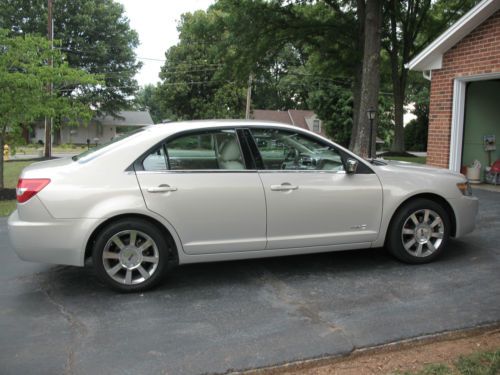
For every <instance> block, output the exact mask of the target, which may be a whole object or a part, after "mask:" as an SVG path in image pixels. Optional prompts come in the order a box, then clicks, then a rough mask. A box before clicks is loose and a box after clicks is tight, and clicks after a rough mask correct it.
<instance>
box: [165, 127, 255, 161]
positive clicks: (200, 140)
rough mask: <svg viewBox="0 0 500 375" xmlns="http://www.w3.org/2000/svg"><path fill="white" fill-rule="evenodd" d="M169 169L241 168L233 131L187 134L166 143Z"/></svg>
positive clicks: (237, 143)
mask: <svg viewBox="0 0 500 375" xmlns="http://www.w3.org/2000/svg"><path fill="white" fill-rule="evenodd" d="M167 153H168V164H169V166H170V169H172V170H200V169H245V164H244V160H243V157H242V154H241V150H240V145H239V142H238V137H237V135H236V132H235V131H234V130H216V131H213V132H204V133H199V134H187V135H184V136H180V137H178V138H175V139H173V140H171V141H169V142H167Z"/></svg>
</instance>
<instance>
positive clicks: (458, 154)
mask: <svg viewBox="0 0 500 375" xmlns="http://www.w3.org/2000/svg"><path fill="white" fill-rule="evenodd" d="M493 79H500V72H497V73H486V74H479V75H475V76H467V77H458V78H455V80H454V82H453V107H452V115H451V136H450V159H449V163H448V165H449V169H451V170H452V171H455V172H460V167H461V164H462V147H463V136H464V122H465V95H466V91H467V83H468V82H474V81H489V80H493Z"/></svg>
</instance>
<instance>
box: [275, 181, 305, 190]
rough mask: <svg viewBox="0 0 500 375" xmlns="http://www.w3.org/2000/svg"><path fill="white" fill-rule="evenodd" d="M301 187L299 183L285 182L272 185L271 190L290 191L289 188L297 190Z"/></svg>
mask: <svg viewBox="0 0 500 375" xmlns="http://www.w3.org/2000/svg"><path fill="white" fill-rule="evenodd" d="M298 188H299V187H298V186H297V185H292V184H289V183H288V182H284V183H282V184H281V185H271V190H273V191H289V190H297V189H298Z"/></svg>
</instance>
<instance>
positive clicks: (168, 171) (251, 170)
mask: <svg viewBox="0 0 500 375" xmlns="http://www.w3.org/2000/svg"><path fill="white" fill-rule="evenodd" d="M257 172H258V173H293V174H295V173H308V174H310V173H326V174H346V172H345V171H324V170H300V169H297V170H294V169H272V170H269V169H259V170H257V169H191V170H190V169H179V170H164V171H136V172H135V173H137V174H176V173H257Z"/></svg>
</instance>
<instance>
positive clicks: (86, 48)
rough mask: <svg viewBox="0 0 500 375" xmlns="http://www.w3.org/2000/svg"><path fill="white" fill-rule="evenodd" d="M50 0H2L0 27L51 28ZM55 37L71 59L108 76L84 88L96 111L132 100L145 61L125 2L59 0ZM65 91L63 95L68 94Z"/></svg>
mask: <svg viewBox="0 0 500 375" xmlns="http://www.w3.org/2000/svg"><path fill="white" fill-rule="evenodd" d="M46 7H47V1H46V0H2V1H1V2H0V28H4V29H8V30H10V31H11V33H13V34H23V35H27V34H38V35H40V36H44V35H46V34H47V31H46V30H47V8H46ZM54 37H55V39H58V40H60V41H61V44H60V46H59V48H60V49H61V50H62V51H63V52H65V53H66V55H67V63H68V65H69V66H70V67H72V68H79V69H82V70H83V71H86V72H89V73H95V74H100V75H102V76H103V79H102V81H101V84H100V85H99V86H97V87H88V88H84V89H82V92H81V93H80V96H82V95H85V96H86V97H87V98H88V100H90V101H91V102H92V103H93V105H94V107H95V108H96V109H97V114H103V113H106V114H112V115H116V114H117V113H118V111H120V110H122V109H125V108H128V107H129V106H130V105H131V102H130V99H129V98H130V97H131V96H132V95H133V94H134V93H135V91H136V90H137V88H138V87H137V83H136V81H135V79H134V76H135V74H136V73H137V71H138V70H139V68H140V66H141V64H140V63H138V62H137V61H136V56H135V53H134V48H135V47H137V45H138V44H139V38H138V36H137V33H136V32H135V31H134V30H132V29H131V28H130V25H129V21H128V19H127V18H126V17H125V15H124V9H123V6H122V5H121V4H118V3H116V2H115V1H113V0H78V1H72V0H57V1H54ZM69 93H71V91H64V92H62V93H61V95H69Z"/></svg>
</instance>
